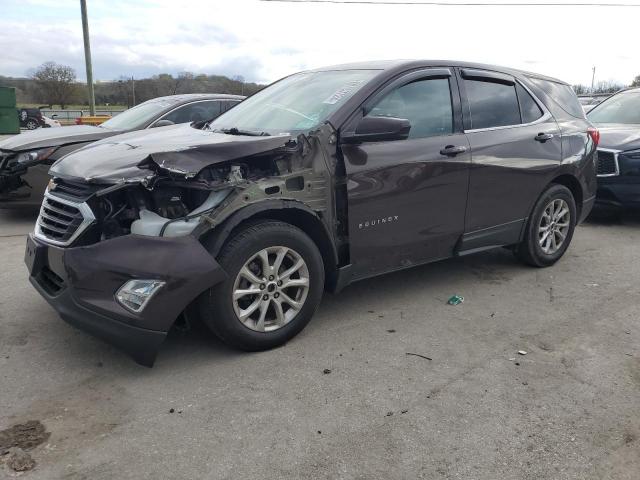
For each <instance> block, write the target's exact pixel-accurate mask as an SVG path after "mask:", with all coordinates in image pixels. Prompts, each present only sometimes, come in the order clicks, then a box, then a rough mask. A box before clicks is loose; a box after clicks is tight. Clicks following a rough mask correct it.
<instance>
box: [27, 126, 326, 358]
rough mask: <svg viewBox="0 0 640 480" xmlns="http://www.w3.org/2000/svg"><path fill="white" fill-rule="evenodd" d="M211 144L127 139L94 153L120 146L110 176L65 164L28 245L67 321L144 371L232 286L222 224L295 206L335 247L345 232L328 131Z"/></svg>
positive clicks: (39, 281)
mask: <svg viewBox="0 0 640 480" xmlns="http://www.w3.org/2000/svg"><path fill="white" fill-rule="evenodd" d="M198 135H200V133H198ZM208 135H209V137H208V139H207V141H206V142H205V141H203V142H201V143H200V144H198V145H189V146H184V147H181V148H174V149H166V150H156V151H153V146H152V144H150V145H147V146H145V145H138V144H136V143H135V142H134V141H132V140H131V139H126V138H124V137H126V136H122V137H123V140H119V141H118V143H115V142H110V141H104V142H98V143H97V144H95V151H96V152H99V151H100V150H101V149H104V148H108V146H109V145H111V146H112V147H113V148H115V149H122V150H123V151H126V155H125V156H127V155H128V160H129V161H128V162H124V161H121V163H120V164H119V165H118V166H116V168H115V169H112V170H109V171H108V175H102V174H101V172H100V171H99V169H100V168H102V167H100V166H98V164H97V163H96V166H95V169H93V170H92V165H91V163H90V162H87V161H84V162H73V163H72V161H73V156H74V155H76V154H72V155H70V156H68V157H66V158H64V159H63V160H61V161H60V162H58V163H57V164H55V165H54V167H53V168H52V171H51V173H52V174H53V175H54V180H53V181H52V182H50V184H49V187H48V189H47V192H46V194H45V199H44V202H43V204H42V208H41V213H40V216H39V218H38V221H37V224H36V227H35V232H34V234H33V236H31V237H30V239H29V242H28V247H27V254H26V259H25V260H26V263H27V265H28V267H29V270H30V274H31V281H32V283H33V284H34V286H35V287H36V288H37V289H38V290H39V291H40V293H41V294H42V295H43V296H44V297H45V298H46V299H47V300H48V301H49V302H50V303H51V304H52V305H53V306H54V308H56V310H57V311H58V312H59V314H60V315H61V316H62V317H63V318H64V319H65V320H67V321H68V322H69V323H72V324H74V325H76V326H80V327H81V328H84V329H86V330H88V331H90V332H91V333H93V334H95V335H97V336H100V337H102V338H104V339H107V340H108V341H110V342H111V343H114V344H116V345H117V346H119V347H120V348H121V349H123V350H125V351H126V352H128V353H129V354H131V355H132V356H133V357H134V359H136V361H138V362H139V363H141V364H144V365H148V366H150V365H152V364H153V361H154V359H155V355H156V352H157V349H158V347H159V345H160V344H161V342H162V340H163V339H164V337H165V336H166V334H167V332H168V330H169V329H170V328H171V326H172V325H173V323H174V322H175V320H176V318H177V317H178V316H179V315H180V313H181V312H182V311H184V309H185V308H186V307H187V306H188V305H189V304H190V303H191V302H192V301H193V300H194V299H196V298H197V297H198V296H199V295H200V294H201V293H202V292H204V291H205V290H207V289H208V288H211V287H212V286H214V285H216V284H217V283H219V282H221V281H222V280H224V278H225V277H226V273H225V272H224V271H223V270H222V268H221V267H220V266H219V265H218V263H217V262H216V261H215V254H216V251H215V248H214V249H212V247H211V245H212V242H210V241H209V240H210V239H211V238H212V237H216V238H217V240H218V241H221V240H223V235H221V234H220V232H221V231H222V230H224V228H223V227H221V226H222V225H226V226H227V227H228V226H229V225H234V218H236V217H238V218H244V217H243V216H242V212H243V211H250V212H252V213H254V212H258V211H261V212H264V211H266V210H268V209H269V208H281V207H284V206H286V207H288V208H291V207H292V208H299V209H300V210H303V211H304V212H306V214H308V215H310V216H313V217H314V218H315V219H316V220H317V222H318V224H319V225H322V228H323V229H324V231H325V232H326V234H327V235H328V236H329V237H332V236H333V235H334V234H332V233H331V232H334V231H336V232H339V229H337V230H336V228H335V225H336V222H335V215H334V212H333V211H332V209H331V208H330V206H331V205H333V195H334V193H333V192H334V189H333V188H332V178H333V177H332V173H334V171H335V168H336V165H335V156H334V155H331V153H330V149H329V148H328V147H329V146H330V145H332V144H333V143H334V142H335V132H334V131H333V128H332V127H331V126H330V125H329V124H324V125H323V126H321V127H319V128H318V129H317V130H315V131H313V132H311V133H310V134H309V135H300V136H298V137H296V138H292V137H291V136H288V135H280V136H273V137H267V136H265V137H239V136H235V135H226V134H221V133H211V132H209V133H208ZM92 150H94V147H93V145H92V146H90V147H87V148H85V149H83V150H82V151H80V152H78V154H82V155H84V156H85V157H87V156H88V155H90V154H91V152H92ZM140 157H142V158H140ZM134 158H135V162H136V163H135V164H133V163H132V162H133V159H134ZM81 164H82V165H84V166H85V167H84V168H86V169H87V170H86V171H84V172H80V171H79V170H78V168H79V165H81ZM114 170H116V171H117V172H118V175H120V178H119V179H117V180H116V178H115V177H114V173H113V172H114ZM105 172H106V170H105ZM274 200H275V202H274ZM276 205H277V206H276ZM336 235H337V234H336ZM336 240H337V239H336ZM105 319H106V320H105Z"/></svg>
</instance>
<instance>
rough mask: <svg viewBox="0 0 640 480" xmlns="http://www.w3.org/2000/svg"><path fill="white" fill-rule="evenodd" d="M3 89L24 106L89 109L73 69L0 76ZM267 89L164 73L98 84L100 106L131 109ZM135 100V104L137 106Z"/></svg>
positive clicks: (46, 66) (48, 67)
mask: <svg viewBox="0 0 640 480" xmlns="http://www.w3.org/2000/svg"><path fill="white" fill-rule="evenodd" d="M0 86H4V87H14V88H15V89H16V99H17V101H18V103H20V104H27V103H30V104H41V105H48V106H50V105H60V106H61V107H62V108H65V107H66V106H68V105H88V98H89V97H88V92H87V85H86V83H83V82H79V81H78V80H77V79H76V72H75V70H74V69H73V68H71V67H69V66H66V65H60V64H57V63H55V62H46V63H43V64H42V65H40V66H39V67H37V68H36V69H34V70H33V72H32V73H31V75H29V77H25V78H13V77H3V76H0ZM263 87H264V85H260V84H257V83H252V82H248V83H247V82H245V81H244V79H243V78H242V77H241V76H236V77H234V78H229V77H226V76H224V75H206V74H194V73H191V72H182V73H180V74H178V75H175V76H174V75H172V74H169V73H162V74H160V75H154V76H152V77H149V78H141V79H132V78H131V77H124V76H122V77H120V78H119V79H117V80H113V81H108V82H96V83H95V85H94V92H95V93H94V94H95V101H96V105H122V106H126V107H131V106H133V104H134V103H135V104H139V103H142V102H144V101H147V100H150V99H152V98H156V97H161V96H165V95H177V94H181V93H228V94H235V95H251V94H253V93H255V92H257V91H258V90H260V89H261V88H263ZM134 96H135V102H134Z"/></svg>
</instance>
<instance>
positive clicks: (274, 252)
mask: <svg viewBox="0 0 640 480" xmlns="http://www.w3.org/2000/svg"><path fill="white" fill-rule="evenodd" d="M309 283H310V278H309V269H308V268H307V264H306V263H305V261H304V259H303V258H302V256H301V255H300V254H299V253H298V252H296V251H295V250H293V249H291V248H288V247H283V246H277V247H269V248H265V249H263V250H260V251H259V252H257V253H256V254H255V255H253V256H252V257H251V258H250V259H249V260H248V261H247V262H246V263H245V264H244V265H243V267H242V268H241V269H240V272H239V273H238V275H237V276H236V280H235V282H234V285H233V294H232V295H233V309H234V311H235V314H236V316H237V317H238V320H240V322H242V323H243V324H244V325H245V326H246V327H247V328H250V329H251V330H255V331H257V332H271V331H274V330H278V329H279V328H282V327H284V326H285V325H286V324H288V323H289V322H291V321H292V320H293V319H294V318H295V317H296V315H297V314H298V313H299V312H300V310H301V309H302V307H303V306H304V302H305V300H306V299H307V294H308V293H309Z"/></svg>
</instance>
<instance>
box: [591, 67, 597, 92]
mask: <svg viewBox="0 0 640 480" xmlns="http://www.w3.org/2000/svg"><path fill="white" fill-rule="evenodd" d="M595 79H596V67H595V65H594V66H593V73H592V74H591V93H593V84H594V82H595Z"/></svg>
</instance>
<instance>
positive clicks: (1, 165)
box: [0, 147, 57, 174]
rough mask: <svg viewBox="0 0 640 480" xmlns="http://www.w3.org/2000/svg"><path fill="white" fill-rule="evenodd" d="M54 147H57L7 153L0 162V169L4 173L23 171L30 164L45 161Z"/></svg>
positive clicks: (53, 150)
mask: <svg viewBox="0 0 640 480" xmlns="http://www.w3.org/2000/svg"><path fill="white" fill-rule="evenodd" d="M56 149H57V147H48V148H41V149H38V150H30V151H27V152H18V153H12V154H11V153H10V154H7V155H6V156H5V157H4V159H3V161H2V162H0V170H1V171H2V173H4V174H7V173H17V172H22V171H25V170H26V169H27V168H29V167H30V166H32V165H37V164H39V163H43V162H45V161H47V160H48V159H49V157H51V155H53V152H55V151H56Z"/></svg>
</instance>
